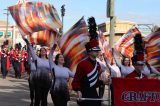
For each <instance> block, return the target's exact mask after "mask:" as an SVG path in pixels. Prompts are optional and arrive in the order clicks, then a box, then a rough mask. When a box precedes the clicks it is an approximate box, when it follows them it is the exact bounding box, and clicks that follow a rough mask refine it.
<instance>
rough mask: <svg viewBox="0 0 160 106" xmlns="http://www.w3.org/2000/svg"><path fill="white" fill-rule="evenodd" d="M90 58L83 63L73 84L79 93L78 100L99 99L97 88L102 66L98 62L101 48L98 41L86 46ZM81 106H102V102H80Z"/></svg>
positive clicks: (78, 67) (79, 65) (78, 68)
mask: <svg viewBox="0 0 160 106" xmlns="http://www.w3.org/2000/svg"><path fill="white" fill-rule="evenodd" d="M86 50H87V53H88V58H87V59H85V60H83V61H81V62H80V63H79V64H78V66H77V70H76V73H75V77H74V79H73V82H72V87H73V90H75V91H77V95H78V98H99V97H98V93H97V91H96V88H97V87H98V86H97V85H98V83H99V82H98V80H99V74H100V73H101V67H100V64H99V63H98V62H97V61H96V58H97V56H98V55H99V51H100V48H99V46H98V42H97V41H96V40H91V41H90V42H88V43H87V44H86ZM79 105H80V106H100V105H101V103H100V101H88V100H86V101H80V102H79Z"/></svg>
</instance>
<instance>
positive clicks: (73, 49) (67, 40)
mask: <svg viewBox="0 0 160 106" xmlns="http://www.w3.org/2000/svg"><path fill="white" fill-rule="evenodd" d="M88 34H89V33H88V28H87V25H86V22H85V20H84V18H83V17H82V18H81V19H80V20H79V21H78V22H77V23H76V24H75V25H73V26H72V27H71V29H70V30H68V32H67V33H65V34H64V35H63V36H62V37H61V39H60V41H59V46H60V50H61V52H62V54H63V55H64V58H65V61H66V65H67V67H69V68H70V70H72V71H75V70H76V67H77V64H78V63H79V62H80V61H81V60H83V59H84V58H85V57H86V56H87V55H86V49H85V44H86V42H88V41H89V36H88Z"/></svg>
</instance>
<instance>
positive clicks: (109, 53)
mask: <svg viewBox="0 0 160 106" xmlns="http://www.w3.org/2000/svg"><path fill="white" fill-rule="evenodd" d="M98 38H99V46H100V49H101V51H102V53H104V54H105V56H106V57H107V59H108V61H109V62H111V60H112V50H111V47H110V45H109V42H107V40H106V39H105V36H104V35H103V33H102V31H99V36H98Z"/></svg>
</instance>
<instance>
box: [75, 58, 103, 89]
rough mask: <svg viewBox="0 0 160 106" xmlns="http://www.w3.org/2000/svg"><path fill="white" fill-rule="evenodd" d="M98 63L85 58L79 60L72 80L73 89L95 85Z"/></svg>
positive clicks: (98, 70)
mask: <svg viewBox="0 0 160 106" xmlns="http://www.w3.org/2000/svg"><path fill="white" fill-rule="evenodd" d="M100 69H101V67H100V64H99V63H98V62H96V61H93V60H91V59H90V58H87V59H86V60H83V61H81V62H80V63H79V64H78V66H77V70H76V73H75V77H74V79H73V81H72V87H73V90H75V91H78V90H82V89H85V88H91V87H96V85H97V84H98V79H99V72H100Z"/></svg>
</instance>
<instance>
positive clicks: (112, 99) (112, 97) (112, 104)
mask: <svg viewBox="0 0 160 106" xmlns="http://www.w3.org/2000/svg"><path fill="white" fill-rule="evenodd" d="M110 89H111V106H115V105H114V94H113V86H112V84H111V85H110Z"/></svg>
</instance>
